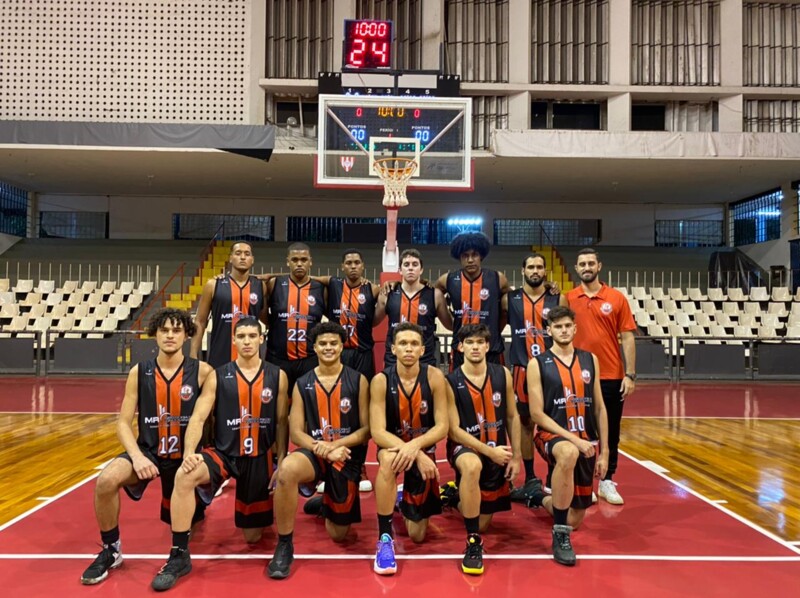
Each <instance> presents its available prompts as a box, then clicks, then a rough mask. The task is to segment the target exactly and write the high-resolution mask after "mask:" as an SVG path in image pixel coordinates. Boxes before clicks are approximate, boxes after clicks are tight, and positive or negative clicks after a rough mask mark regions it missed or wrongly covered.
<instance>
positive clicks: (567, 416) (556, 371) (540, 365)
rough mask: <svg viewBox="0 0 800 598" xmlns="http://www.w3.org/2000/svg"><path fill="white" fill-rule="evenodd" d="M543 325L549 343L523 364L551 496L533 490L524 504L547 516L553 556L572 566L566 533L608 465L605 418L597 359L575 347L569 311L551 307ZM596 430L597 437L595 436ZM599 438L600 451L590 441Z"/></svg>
mask: <svg viewBox="0 0 800 598" xmlns="http://www.w3.org/2000/svg"><path fill="white" fill-rule="evenodd" d="M547 329H548V331H549V333H550V335H551V336H552V338H553V347H552V348H551V349H549V350H548V351H545V352H544V353H542V354H541V355H537V356H536V357H535V358H534V359H531V361H530V363H529V364H528V393H529V396H530V408H531V417H532V418H533V421H534V422H536V424H537V425H538V431H537V433H536V437H535V438H534V442H535V444H536V449H537V450H538V451H539V454H541V455H542V457H543V458H544V459H545V461H547V462H548V463H549V464H551V465H553V466H555V469H554V470H553V485H552V490H553V494H552V496H547V495H545V494H544V492H543V491H542V490H541V489H539V490H538V491H537V492H536V493H535V494H534V495H532V496H531V499H530V501H529V505H530V506H533V507H540V506H543V507H544V508H545V509H547V512H548V513H550V514H551V515H552V516H553V520H554V525H553V557H554V558H555V560H556V562H558V563H561V564H562V565H574V564H575V551H574V550H573V548H572V542H571V541H570V532H572V530H573V529H575V528H577V527H578V526H579V525H580V524H581V522H582V521H583V517H584V515H585V514H586V509H588V508H589V507H590V506H591V505H592V476H593V475H594V477H596V478H599V479H601V480H602V479H603V476H604V475H605V473H606V469H607V467H608V442H607V441H608V421H607V418H606V408H605V405H604V404H603V395H602V392H601V390H600V379H599V377H598V375H597V374H598V372H599V369H598V365H597V358H596V357H595V356H594V355H592V354H591V353H589V352H587V351H581V350H580V349H575V348H574V347H573V345H572V340H573V339H574V338H575V329H576V327H575V313H574V312H573V311H572V310H571V309H569V308H567V307H554V308H553V309H551V310H550V314H549V316H548V325H547ZM598 432H599V438H598ZM598 440H599V441H600V448H601V451H600V455H599V456H597V457H596V458H595V445H596V444H597V441H598Z"/></svg>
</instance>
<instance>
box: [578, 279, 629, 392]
mask: <svg viewBox="0 0 800 598" xmlns="http://www.w3.org/2000/svg"><path fill="white" fill-rule="evenodd" d="M566 296H567V301H568V302H569V307H570V309H571V310H572V311H574V312H575V324H576V325H577V328H578V331H577V332H576V333H575V340H574V344H575V346H576V347H577V348H578V349H583V350H584V351H591V352H592V353H594V354H595V355H596V356H597V361H598V362H599V364H600V379H601V380H622V378H624V377H625V367H624V365H623V363H622V353H621V352H620V345H619V340H618V335H619V333H620V332H628V331H633V330H636V322H635V321H634V320H633V314H632V313H631V308H630V306H629V305H628V300H627V299H625V295H623V294H622V293H620V292H619V291H617V290H615V289H612V288H611V287H609V286H608V285H606V284H605V283H602V287H601V288H600V291H599V292H598V293H597V294H596V295H594V296H593V297H589V296H587V295H586V293H585V292H584V290H583V286H577V287H575V288H574V289H572V290H571V291H569V292H568V293H567V294H566Z"/></svg>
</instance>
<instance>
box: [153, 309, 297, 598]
mask: <svg viewBox="0 0 800 598" xmlns="http://www.w3.org/2000/svg"><path fill="white" fill-rule="evenodd" d="M263 342H264V336H263V334H262V333H261V325H260V323H259V322H258V320H257V319H256V318H255V317H253V316H246V317H243V318H241V319H240V320H239V321H238V322H236V324H235V326H234V329H233V343H234V345H236V352H237V357H236V361H232V362H230V363H227V364H225V365H223V366H222V367H220V368H217V369H216V370H215V371H214V373H213V375H211V376H209V379H208V383H207V384H206V385H205V387H204V388H203V393H202V395H201V396H200V398H199V399H198V401H197V407H196V409H195V412H194V415H192V419H191V421H190V422H189V427H188V429H187V430H186V447H187V450H186V455H185V457H184V459H183V464H182V465H181V468H180V471H179V472H178V475H177V476H176V478H175V490H174V491H173V493H172V505H171V509H170V511H171V514H172V550H171V551H170V554H169V559H168V560H167V562H166V564H165V565H164V566H163V567H162V568H161V571H159V572H158V574H157V575H156V576H155V578H154V579H153V583H152V586H153V589H154V590H158V591H162V590H168V589H169V588H171V587H172V586H174V585H175V583H176V582H177V581H178V578H180V577H182V576H184V575H186V574H187V573H189V572H190V571H191V570H192V562H191V558H190V556H189V516H190V514H191V513H192V511H193V510H194V507H195V489H197V495H198V496H199V497H200V500H201V501H203V502H204V503H205V504H210V503H211V500H212V499H213V498H214V494H215V492H216V491H217V489H218V488H219V487H220V485H221V484H222V483H223V482H224V481H225V480H227V479H229V478H234V479H236V480H237V483H236V514H235V516H234V522H235V524H236V527H238V528H241V529H242V532H243V534H244V539H245V541H246V542H248V543H254V542H258V541H259V540H260V539H261V534H262V532H263V530H264V528H265V527H267V526H269V525H271V524H272V497H271V496H270V489H271V487H272V476H273V458H272V456H273V451H276V452H277V456H278V466H280V464H281V462H282V461H283V457H284V455H285V451H286V445H287V425H286V418H287V411H288V397H287V395H286V393H287V389H288V388H289V383H288V381H287V379H286V374H285V373H284V372H282V371H281V370H280V369H279V368H278V366H276V365H273V364H271V363H266V362H264V361H263V360H262V359H261V357H260V355H259V348H260V346H261V344H262V343H263ZM212 410H213V413H214V446H213V447H209V448H206V449H204V450H203V451H202V452H200V453H196V452H195V450H196V449H197V445H198V443H199V442H200V438H201V435H202V433H203V424H205V421H206V419H207V418H208V416H209V415H210V414H211V412H212Z"/></svg>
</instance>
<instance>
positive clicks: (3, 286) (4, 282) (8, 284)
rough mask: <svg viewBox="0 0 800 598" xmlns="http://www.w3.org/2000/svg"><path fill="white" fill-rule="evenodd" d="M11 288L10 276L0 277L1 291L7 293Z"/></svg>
mask: <svg viewBox="0 0 800 598" xmlns="http://www.w3.org/2000/svg"><path fill="white" fill-rule="evenodd" d="M10 288H11V281H10V280H9V279H8V278H0V293H5V292H6V291H7V290H8V289H10Z"/></svg>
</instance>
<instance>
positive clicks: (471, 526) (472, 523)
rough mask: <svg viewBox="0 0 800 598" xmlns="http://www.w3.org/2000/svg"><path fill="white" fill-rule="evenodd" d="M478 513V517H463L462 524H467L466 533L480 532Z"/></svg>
mask: <svg viewBox="0 0 800 598" xmlns="http://www.w3.org/2000/svg"><path fill="white" fill-rule="evenodd" d="M480 519H481V518H480V515H479V516H478V517H464V525H465V526H467V533H468V534H478V533H480V528H481V524H480Z"/></svg>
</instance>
